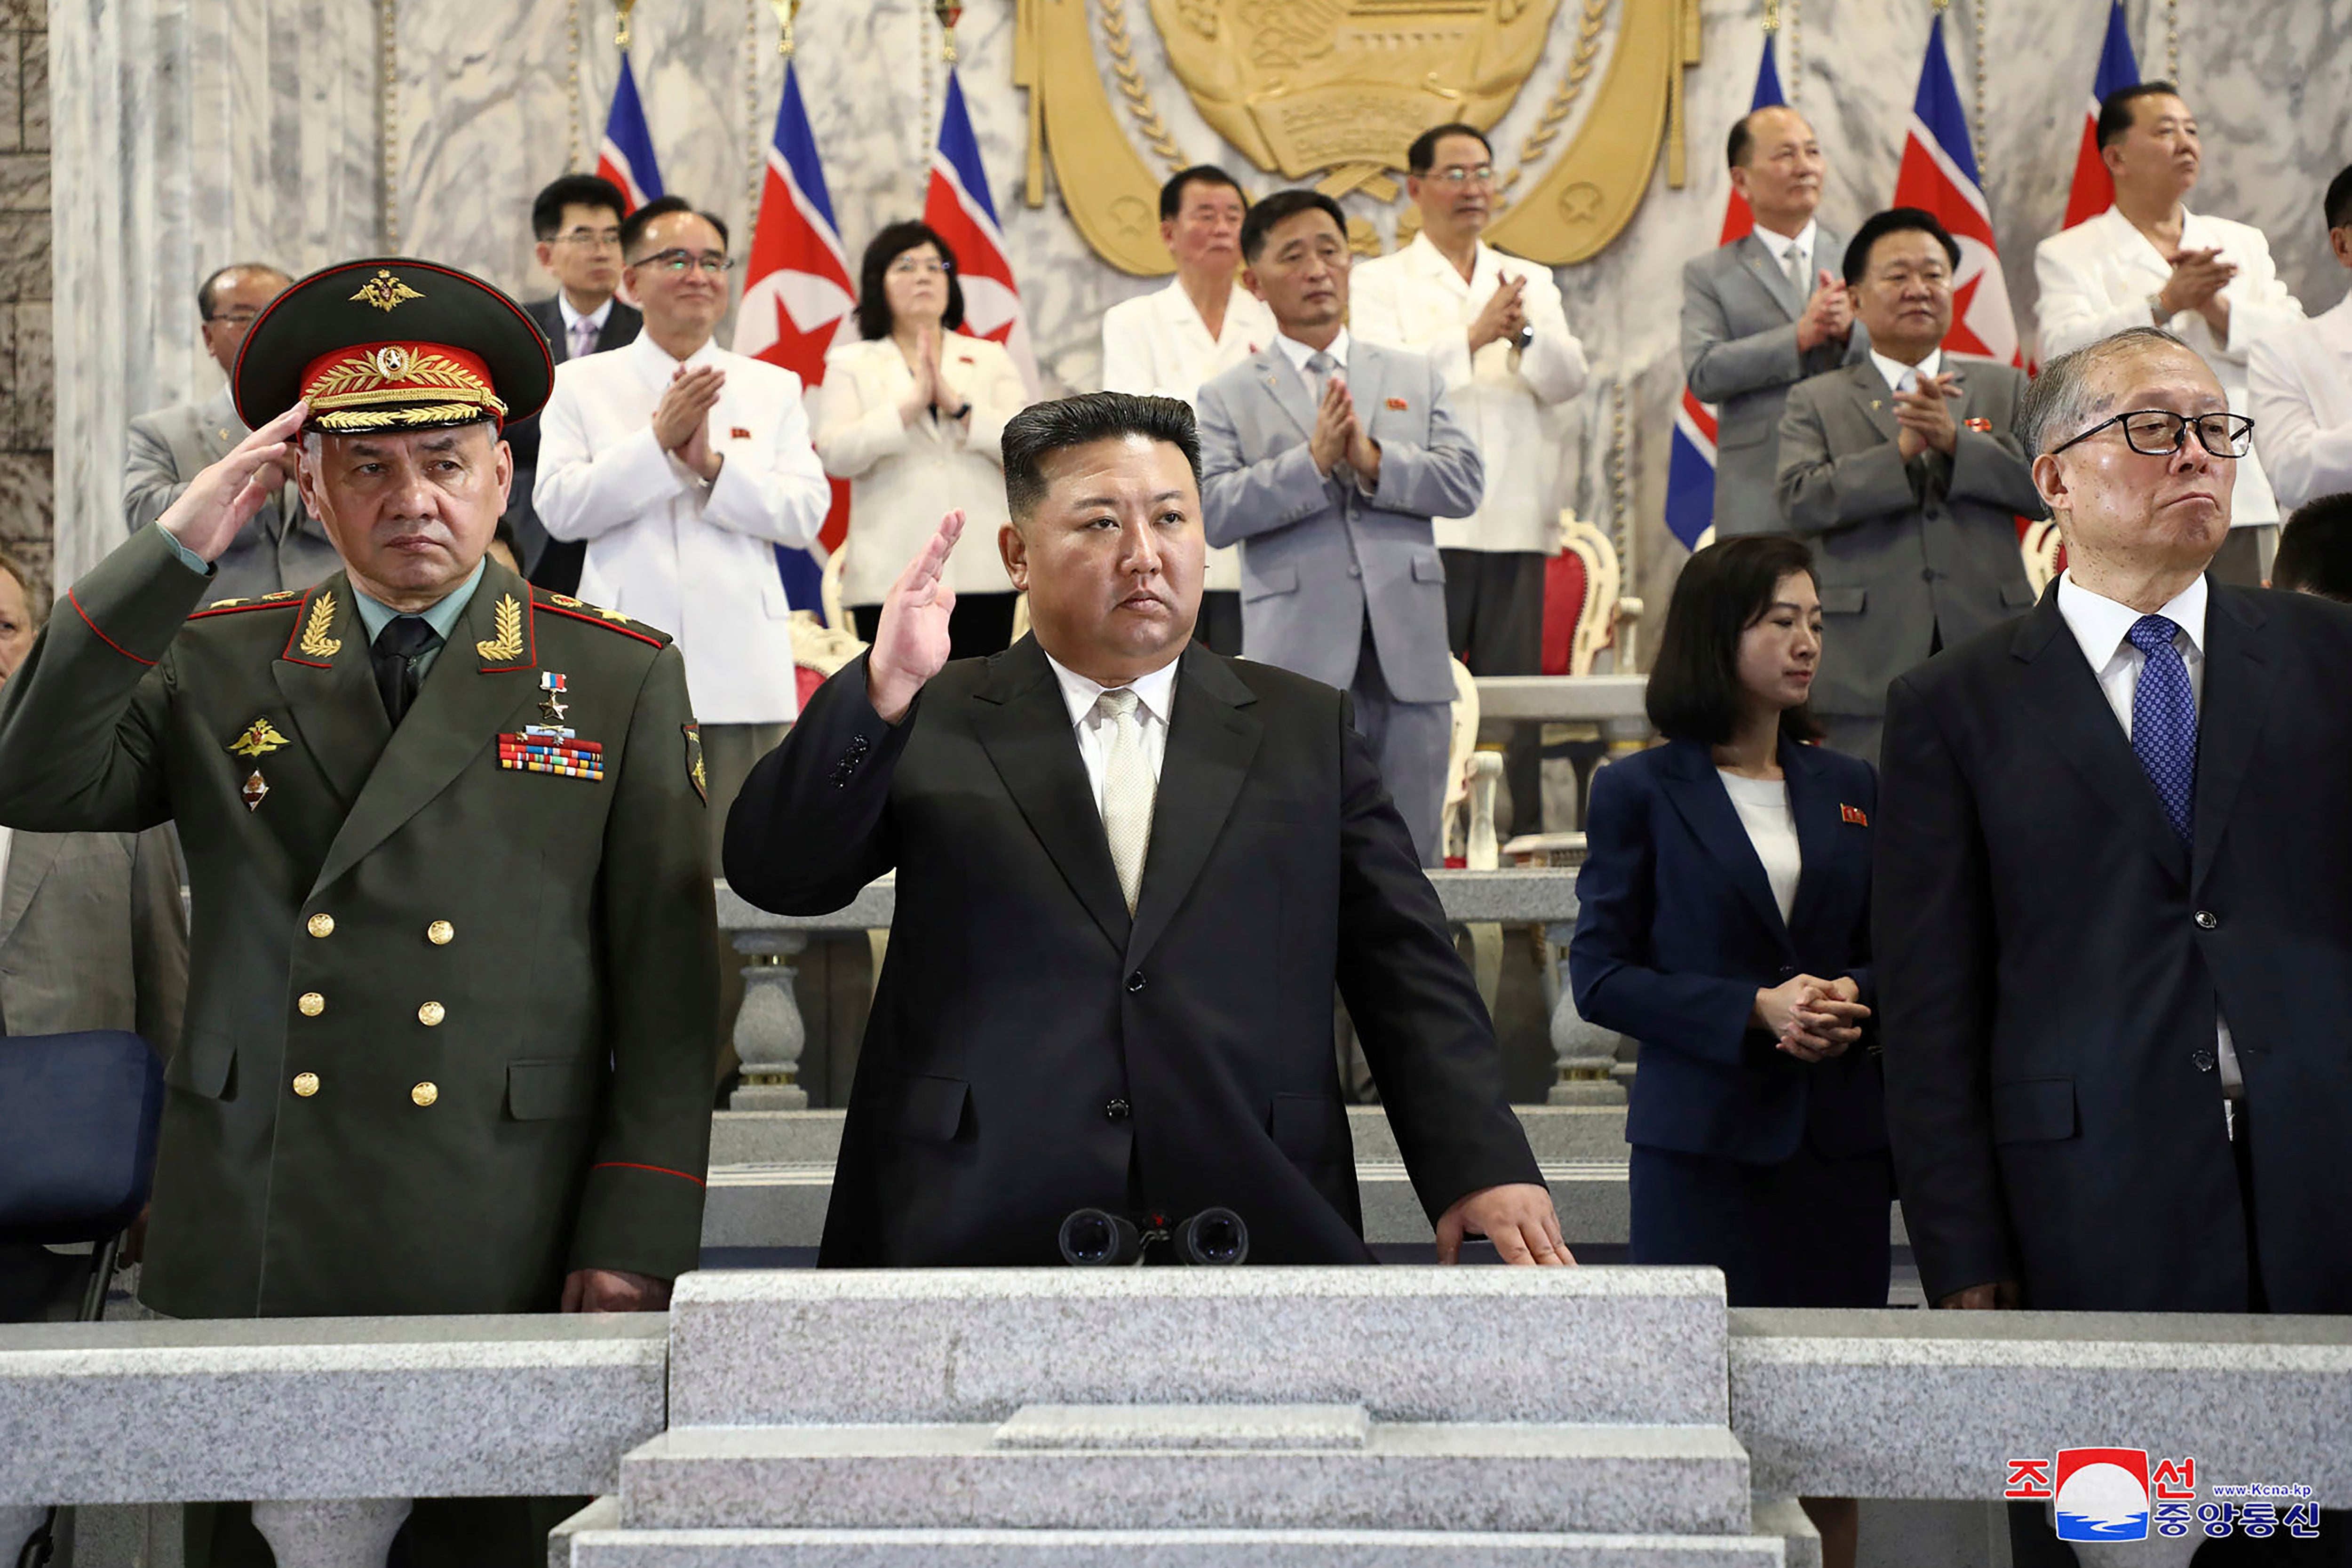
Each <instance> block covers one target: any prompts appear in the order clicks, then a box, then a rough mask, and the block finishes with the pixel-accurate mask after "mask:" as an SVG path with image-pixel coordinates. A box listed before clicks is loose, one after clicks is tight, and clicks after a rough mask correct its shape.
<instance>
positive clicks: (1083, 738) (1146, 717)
mask: <svg viewBox="0 0 2352 1568" xmlns="http://www.w3.org/2000/svg"><path fill="white" fill-rule="evenodd" d="M1182 657H1183V656H1182V655H1181V653H1180V654H1179V655H1178V656H1177V658H1182ZM1177 658H1171V659H1170V660H1169V661H1168V662H1167V663H1166V664H1163V665H1161V666H1160V668H1158V669H1155V670H1153V671H1152V672H1151V673H1150V674H1149V675H1144V676H1139V677H1137V678H1136V679H1133V680H1130V681H1129V682H1128V683H1127V689H1129V690H1131V691H1133V692H1134V693H1135V697H1136V703H1135V719H1136V722H1137V723H1138V724H1139V726H1141V728H1142V731H1143V735H1142V739H1143V754H1144V755H1145V756H1147V757H1149V758H1150V760H1151V776H1152V777H1153V778H1155V779H1157V778H1158V777H1159V776H1160V764H1161V763H1164V762H1166V761H1167V759H1168V723H1169V717H1170V715H1171V714H1172V713H1173V712H1174V711H1175V708H1176V665H1177ZM1045 662H1046V663H1047V664H1048V665H1050V666H1052V667H1053V670H1054V679H1055V680H1056V681H1058V682H1059V683H1060V684H1061V688H1062V701H1063V702H1064V703H1065V704H1066V706H1067V707H1068V708H1069V710H1070V723H1071V724H1072V725H1073V726H1074V727H1075V728H1076V731H1077V736H1078V756H1079V758H1080V759H1081V760H1082V761H1083V762H1085V763H1086V764H1087V785H1088V786H1089V787H1090V788H1092V789H1093V791H1094V796H1095V809H1096V810H1097V811H1100V810H1101V809H1102V799H1103V770H1104V768H1105V766H1106V765H1107V764H1108V762H1109V760H1110V736H1109V734H1108V732H1107V731H1106V727H1105V725H1104V722H1103V716H1102V710H1100V709H1099V708H1097V707H1096V706H1095V703H1096V702H1097V700H1099V699H1100V698H1101V696H1102V694H1103V693H1104V692H1106V691H1112V690H1117V689H1118V688H1116V687H1109V686H1098V685H1097V684H1096V683H1095V682H1093V681H1091V680H1088V679H1087V678H1086V677H1085V676H1083V675H1080V674H1079V673H1078V672H1077V671H1076V670H1075V669H1072V668H1070V667H1069V666H1068V665H1066V664H1064V663H1063V662H1062V661H1061V660H1060V659H1058V658H1055V657H1054V656H1053V655H1052V654H1050V653H1049V654H1047V655H1046V656H1045Z"/></svg>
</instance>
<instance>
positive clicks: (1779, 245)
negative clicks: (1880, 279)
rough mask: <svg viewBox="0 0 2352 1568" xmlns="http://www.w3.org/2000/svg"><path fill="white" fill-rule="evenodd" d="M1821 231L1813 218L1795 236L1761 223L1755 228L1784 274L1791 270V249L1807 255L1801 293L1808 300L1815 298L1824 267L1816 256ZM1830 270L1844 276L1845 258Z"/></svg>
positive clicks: (1756, 233)
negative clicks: (1814, 287) (1778, 232)
mask: <svg viewBox="0 0 2352 1568" xmlns="http://www.w3.org/2000/svg"><path fill="white" fill-rule="evenodd" d="M1821 229H1822V226H1821V225H1820V224H1818V223H1816V222H1815V221H1814V220H1813V219H1811V218H1807V219H1806V220H1805V226H1804V227H1802V228H1801V229H1799V230H1798V231H1797V232H1796V233H1794V234H1777V233H1775V232H1774V231H1772V230H1771V229H1769V228H1766V227H1765V226H1763V225H1762V224H1760V223H1759V224H1758V225H1757V226H1756V228H1755V235H1756V237H1757V238H1758V239H1759V240H1761V241H1762V242H1763V245H1764V248H1765V249H1767V250H1769V251H1770V252H1771V253H1772V260H1773V263H1774V264H1775V265H1776V266H1778V267H1779V268H1780V270H1781V271H1783V272H1786V271H1787V270H1789V251H1790V247H1795V248H1797V249H1799V250H1801V251H1803V252H1804V253H1805V281H1804V286H1803V288H1802V289H1801V290H1800V291H1801V293H1803V295H1804V296H1805V298H1806V299H1808V300H1810V299H1811V298H1812V297H1813V285H1814V284H1815V283H1816V282H1818V281H1819V280H1820V279H1821V270H1822V266H1823V265H1824V263H1823V262H1822V258H1820V257H1819V256H1818V255H1816V254H1814V252H1815V250H1816V248H1817V247H1818V246H1819V245H1820V242H1821V237H1822V235H1821ZM1830 270H1831V271H1832V272H1835V273H1838V274H1840V275H1843V272H1844V270H1845V258H1844V257H1843V256H1841V257H1839V258H1837V265H1836V266H1835V267H1832V268H1830Z"/></svg>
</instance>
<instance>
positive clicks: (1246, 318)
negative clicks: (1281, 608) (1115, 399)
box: [1102, 282, 1276, 594]
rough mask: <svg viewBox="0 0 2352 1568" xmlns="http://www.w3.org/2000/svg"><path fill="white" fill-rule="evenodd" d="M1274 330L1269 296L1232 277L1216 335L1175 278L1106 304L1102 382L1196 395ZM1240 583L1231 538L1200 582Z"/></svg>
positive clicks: (1230, 586) (1232, 587)
mask: <svg viewBox="0 0 2352 1568" xmlns="http://www.w3.org/2000/svg"><path fill="white" fill-rule="evenodd" d="M1275 333H1276V328H1275V324H1274V312H1273V311H1272V310H1268V309H1266V305H1265V300H1261V299H1259V298H1258V297H1257V296H1256V295H1255V294H1253V293H1251V292H1250V291H1249V290H1248V289H1244V288H1243V287H1242V286H1241V285H1240V284H1239V283H1235V284H1234V291H1233V293H1232V295H1231V296H1229V297H1228V298H1227V299H1226V300H1225V321H1224V330H1223V331H1220V332H1219V333H1218V334H1217V335H1216V336H1215V337H1211V336H1210V335H1209V326H1208V323H1207V322H1205V321H1202V320H1201V312H1200V311H1198V310H1194V309H1193V308H1192V297H1191V296H1190V295H1188V294H1186V293H1185V292H1184V285H1183V284H1182V283H1181V282H1177V283H1171V284H1170V285H1168V287H1167V288H1165V289H1156V290H1154V291H1153V292H1151V293H1149V294H1145V295H1141V296H1139V297H1138V298H1136V299H1133V300H1121V301H1120V302H1119V303H1118V304H1116V305H1113V306H1112V307H1111V308H1110V309H1109V310H1106V311H1104V312H1103V325H1102V335H1103V368H1102V381H1103V390H1104V391H1105V392H1132V393H1137V394H1139V395H1144V396H1149V397H1173V398H1177V399H1179V400H1181V401H1182V402H1185V403H1195V402H1197V400H1198V398H1199V396H1200V393H1201V388H1202V387H1204V386H1206V385H1208V384H1209V383H1211V382H1212V381H1214V380H1215V379H1216V378H1217V377H1219V376H1221V375H1223V374H1225V372H1227V371H1229V370H1231V369H1233V368H1234V366H1235V365H1237V364H1239V363H1242V361H1244V360H1245V359H1247V358H1249V357H1250V355H1252V354H1254V353H1257V351H1258V350H1260V349H1262V348H1265V347H1267V346H1269V345H1270V344H1271V343H1273V342H1274V339H1275ZM1241 585H1242V558H1241V552H1240V551H1239V550H1238V549H1237V548H1235V547H1234V546H1232V545H1227V546H1225V547H1224V548H1223V549H1219V550H1212V551H1210V552H1209V561H1208V570H1207V572H1206V574H1204V575H1203V577H1202V588H1203V589H1204V590H1205V591H1207V592H1209V593H1220V594H1231V593H1237V592H1239V591H1240V589H1241Z"/></svg>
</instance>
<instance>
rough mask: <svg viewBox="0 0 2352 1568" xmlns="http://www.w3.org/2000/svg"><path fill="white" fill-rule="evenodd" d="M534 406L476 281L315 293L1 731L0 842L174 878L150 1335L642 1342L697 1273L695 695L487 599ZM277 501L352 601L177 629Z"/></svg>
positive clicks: (600, 625)
mask: <svg viewBox="0 0 2352 1568" xmlns="http://www.w3.org/2000/svg"><path fill="white" fill-rule="evenodd" d="M551 374H552V373H551V365H550V363H549V358H548V352H547V347H546V344H545V342H544V341H543V339H542V338H541V335H540V332H539V331H538V329H537V328H536V327H535V326H533V325H532V324H531V321H530V318H529V317H528V316H526V315H525V314H524V313H523V312H522V310H520V308H519V307H518V306H516V305H515V304H514V302H513V301H512V300H509V299H508V298H507V297H506V296H505V295H504V294H501V293H499V291H498V290H497V289H492V288H490V287H489V286H488V285H487V284H484V283H482V282H479V281H478V280H477V279H473V278H470V277H467V276H466V275H465V274H463V273H459V272H455V271H452V270H449V269H448V268H441V267H436V266H432V265H430V264H427V263H423V262H417V261H411V260H404V259H399V258H386V259H379V260H370V261H363V262H352V263H348V264H345V265H342V266H339V267H331V268H327V269H325V270H324V271H321V272H318V273H314V274H313V275H311V276H310V277H309V278H307V279H303V280H302V281H301V282H299V283H298V284H296V285H295V286H294V287H293V288H291V289H289V290H287V292H285V293H284V294H282V295H280V296H279V297H278V300H276V301H275V302H274V303H273V304H271V305H270V307H269V308H268V310H265V311H264V312H263V314H262V315H261V317H260V318H259V319H258V320H257V321H255V323H254V325H253V329H252V331H251V334H250V335H249V336H248V337H247V341H246V345H245V349H244V353H243V354H242V356H241V357H240V359H239V361H238V363H237V367H236V377H235V387H236V404H237V410H238V413H239V415H240V416H242V417H243V418H244V419H245V421H246V423H247V424H248V425H249V426H253V427H254V433H253V435H252V436H251V437H248V438H247V440H246V441H244V442H243V443H242V444H240V445H239V446H238V447H236V449H235V450H233V451H232V452H231V453H230V454H229V455H228V456H227V457H226V458H223V459H222V460H221V461H219V462H217V463H215V464H214V465H213V466H212V467H211V468H206V469H205V470H204V471H203V472H202V473H201V474H200V475H198V476H197V478H196V479H195V480H194V482H193V483H192V484H191V485H190V486H189V488H188V489H187V491H186V493H185V494H184V495H183V496H182V497H181V498H180V500H177V501H176V502H174V503H173V506H172V507H171V508H170V510H167V511H166V512H164V513H163V516H162V517H161V518H160V519H159V520H158V521H157V522H156V523H155V524H153V525H151V526H150V527H148V528H146V529H144V530H142V531H140V532H139V533H137V534H136V535H134V536H133V537H132V538H131V541H130V542H128V543H126V544H125V545H123V546H122V547H121V549H119V550H117V551H115V552H114V553H113V554H112V555H110V556H109V557H108V558H107V560H106V561H105V562H104V563H101V564H100V566H99V567H98V568H97V569H96V570H94V571H92V572H91V573H90V574H89V575H88V576H86V577H84V578H83V579H82V580H81V581H80V582H79V583H78V584H75V585H74V587H73V589H72V591H71V592H70V594H69V595H68V603H67V604H66V605H60V606H59V608H58V613H57V614H56V615H54V616H51V618H50V622H49V626H48V627H47V630H46V631H45V632H44V634H43V636H42V637H41V639H40V641H39V642H38V643H37V645H36V646H35V647H34V649H33V652H32V653H31V655H30V656H29V657H28V658H26V660H25V663H24V665H23V666H22V668H20V669H19V670H18V671H17V673H16V676H15V678H14V679H10V680H9V681H8V682H7V684H6V686H5V695H0V822H5V823H6V824H8V825H9V826H15V827H21V828H30V829H36V830H44V831H66V830H79V829H104V830H113V831H127V830H133V829H138V828H144V827H148V826H152V825H154V824H156V823H159V822H163V821H164V820H166V819H167V818H176V819H177V820H178V823H179V826H180V834H181V839H182V842H183V844H184V847H185V848H186V852H187V857H188V865H189V880H190V884H191V887H192V889H193V892H194V932H193V938H192V945H193V954H192V963H191V966H190V967H191V984H190V994H189V999H188V1012H187V1023H186V1029H185V1037H184V1043H183V1044H182V1046H181V1047H180V1050H179V1052H178V1054H177V1055H176V1056H174V1057H173V1059H172V1061H171V1063H170V1065H169V1067H168V1068H167V1069H166V1074H165V1079H166V1082H167V1083H168V1084H169V1086H170V1093H169V1095H168V1097H167V1103H166V1107H165V1110H164V1118H163V1137H162V1145H161V1151H160V1155H159V1164H158V1169H157V1173H156V1180H155V1202H154V1210H153V1215H152V1221H151V1224H150V1228H149V1233H148V1238H147V1250H146V1264H145V1273H144V1277H143V1281H142V1295H143V1297H144V1298H145V1300H147V1301H148V1303H149V1304H150V1305H152V1307H153V1308H155V1309H156V1310H159V1311H161V1312H164V1313H167V1314H170V1315H173V1316H175V1317H251V1316H262V1317H278V1316H304V1315H316V1314H344V1313H446V1312H520V1311H547V1310H556V1309H557V1308H559V1307H561V1308H562V1309H564V1310H583V1309H584V1310H645V1309H654V1310H657V1309H660V1308H662V1307H664V1306H666V1305H667V1300H668V1294H669V1281H670V1280H671V1279H673V1278H674V1277H675V1276H677V1274H678V1273H680V1272H681V1271H683V1270H685V1269H688V1268H692V1267H694V1264H695V1259H696V1255H697V1251H698V1244H699V1238H700V1230H701V1216H702V1202H703V1190H704V1188H703V1178H704V1174H705V1170H706V1165H707V1156H708V1153H709V1131H710V1098H709V1094H710V1087H709V1086H710V1044H709V1043H710V1040H711V1038H712V1036H713V1034H714V1032H715V1030H716V1028H717V1023H716V1018H715V999H714V995H713V990H712V985H711V979H710V952H711V949H712V945H713V942H714V941H715V932H714V924H715V922H714V918H713V912H712V900H711V873H710V866H709V847H708V846H709V831H708V827H707V825H706V823H705V821H704V810H705V808H704V805H703V799H702V795H703V785H702V773H701V767H700V752H699V744H698V733H697V731H696V729H695V725H694V719H693V714H692V713H691V712H690V711H689V710H688V700H687V687H686V673H685V667H684V664H683V661H682V659H681V658H680V656H679V654H678V652H677V649H676V648H674V647H671V646H670V643H669V638H668V637H666V636H665V635H663V634H662V633H660V632H658V631H656V630H654V629H652V628H650V627H647V626H641V625H638V624H636V623H635V622H633V621H630V620H628V619H626V618H625V617H624V616H619V615H617V614H615V613H613V612H608V611H602V610H599V609H597V608H595V607H594V606H593V605H584V604H583V603H581V602H580V601H578V600H576V599H572V598H569V597H566V596H563V595H552V594H549V593H546V592H544V591H542V590H538V589H534V588H533V587H531V586H530V584H527V583H525V582H523V581H522V579H520V577H517V576H516V575H515V574H513V573H511V572H509V571H508V570H507V569H506V568H504V567H503V566H500V565H499V564H498V563H495V562H492V561H487V560H485V558H484V552H485V551H486V550H487V548H488V544H489V542H490V538H491V534H492V531H493V529H494V527H495V525H496V524H497V521H498V519H499V513H500V511H501V510H504V508H505V505H506V501H507V494H508V489H509V481H510V479H511V478H512V474H513V464H512V459H511V458H510V457H509V453H508V450H507V447H506V445H505V443H504V442H503V441H502V440H501V439H500V438H499V430H500V427H501V425H502V423H503V422H504V421H506V420H509V419H519V418H522V417H525V416H529V415H530V414H532V413H535V412H536V411H537V410H538V409H539V407H540V405H541V404H542V403H543V402H544V401H545V400H546V397H547V394H548V389H549V385H550V383H551ZM289 475H291V476H293V477H294V478H295V479H296V480H297V482H298V483H299V486H300V488H301V494H302V498H303V500H304V501H305V502H306V503H307V505H308V507H309V509H310V511H311V513H312V515H314V516H316V517H317V518H319V519H320V521H321V522H322V523H323V524H324V525H325V527H326V531H327V533H328V536H329V537H330V538H331V540H332V541H333V542H334V545H335V548H336V551H337V552H338V553H339V554H340V555H341V558H342V562H343V567H344V569H343V570H342V571H341V572H339V573H337V574H335V575H333V576H331V577H330V578H328V579H327V580H326V581H325V582H323V583H320V584H318V585H317V586H316V587H314V588H312V589H310V590H309V591H307V592H293V593H285V594H272V595H268V596H267V597H265V598H262V599H259V600H254V601H249V602H236V601H224V602H222V603H220V604H218V605H213V606H211V607H209V608H207V609H205V610H204V611H201V612H197V613H194V614H191V612H192V611H194V610H195V606H196V605H197V603H198V601H199V600H200V599H201V598H202V597H203V595H204V592H205V582H206V580H207V578H208V577H209V576H210V574H211V573H212V567H211V565H210V564H209V563H211V562H212V561H214V560H215V559H216V558H217V557H218V556H219V555H220V554H221V553H222V552H223V551H225V550H226V549H227V548H228V545H229V543H230V542H231V541H232V540H233V539H234V538H235V537H236V532H237V531H238V529H239V528H241V527H242V526H243V525H244V524H245V523H246V522H247V521H248V520H249V519H250V518H251V517H252V516H253V515H254V513H255V511H256V510H257V509H258V508H259V507H260V505H261V504H262V502H263V501H264V500H266V499H267V498H268V497H269V496H272V495H275V494H276V493H277V492H278V486H279V485H280V484H281V483H283V482H284V479H286V477H287V476H289ZM428 1511H429V1510H428V1508H427V1506H426V1505H424V1504H420V1505H419V1509H418V1513H417V1515H416V1516H415V1518H414V1519H412V1521H411V1525H410V1529H411V1531H412V1532H413V1531H415V1530H416V1529H417V1527H419V1526H421V1525H423V1524H425V1522H426V1515H427V1513H428ZM255 1544H257V1542H256V1543H255ZM476 1544H477V1545H479V1544H481V1543H480V1542H479V1541H478V1539H477V1541H476ZM541 1550H542V1551H543V1545H542V1547H541ZM416 1560H418V1561H425V1560H427V1559H425V1558H418V1559H416ZM469 1560H478V1559H469Z"/></svg>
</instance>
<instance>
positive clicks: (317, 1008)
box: [294, 991, 327, 1018]
mask: <svg viewBox="0 0 2352 1568" xmlns="http://www.w3.org/2000/svg"><path fill="white" fill-rule="evenodd" d="M294 1005H295V1006H297V1007H299V1008H300V1009H301V1010H302V1016H304V1017H305V1018H315V1017H317V1016H319V1015H320V1014H321V1013H323V1012H325V1011H326V1010H327V999H326V998H325V997H324V996H321V995H320V994H318V993H317V992H316V991H305V992H303V993H302V999H301V1000H300V1001H299V1002H297V1003H295V1004H294Z"/></svg>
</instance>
